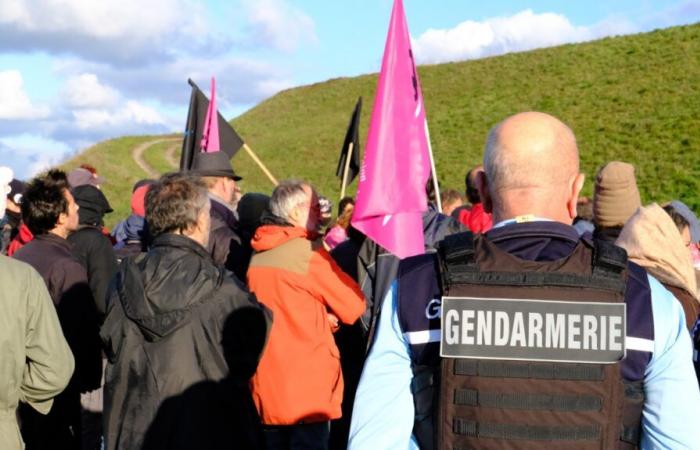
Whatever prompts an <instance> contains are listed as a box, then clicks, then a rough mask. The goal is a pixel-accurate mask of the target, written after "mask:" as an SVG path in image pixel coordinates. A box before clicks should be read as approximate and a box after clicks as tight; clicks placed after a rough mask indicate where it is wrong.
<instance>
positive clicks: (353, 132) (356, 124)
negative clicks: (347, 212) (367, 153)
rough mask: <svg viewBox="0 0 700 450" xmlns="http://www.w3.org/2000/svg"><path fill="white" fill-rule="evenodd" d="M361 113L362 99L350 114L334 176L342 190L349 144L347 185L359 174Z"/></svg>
mask: <svg viewBox="0 0 700 450" xmlns="http://www.w3.org/2000/svg"><path fill="white" fill-rule="evenodd" d="M361 111H362V97H360V98H358V99H357V104H356V105H355V111H353V113H352V117H351V118H350V125H348V131H347V132H346V133H345V141H344V142H343V147H342V148H341V149H340V160H338V168H337V169H336V171H335V175H336V176H337V177H338V178H340V184H341V188H342V183H343V174H344V173H345V164H346V161H347V158H348V153H350V143H352V157H351V158H350V165H349V166H348V179H347V184H350V183H352V180H354V179H355V177H356V176H357V174H358V173H360V139H359V133H360V112H361Z"/></svg>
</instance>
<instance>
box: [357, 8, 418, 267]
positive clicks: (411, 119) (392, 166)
mask: <svg viewBox="0 0 700 450" xmlns="http://www.w3.org/2000/svg"><path fill="white" fill-rule="evenodd" d="M426 130H427V127H426V119H425V109H424V108H423V95H422V93H421V89H420V83H419V81H418V73H417V72H416V66H415V63H414V60H413V52H412V51H411V41H410V36H409V33H408V26H407V25H406V16H405V14H404V9H403V2H402V0H395V1H394V7H393V10H392V12H391V23H390V24H389V33H388V36H387V39H386V46H385V48H384V58H383V60H382V70H381V72H380V73H379V82H378V86H377V95H376V97H375V99H374V107H373V109H372V118H371V120H370V125H369V133H368V136H367V146H366V147H365V148H366V151H365V158H364V161H363V164H362V168H361V170H360V182H359V185H358V190H357V202H356V205H355V212H354V214H353V219H352V224H353V226H355V228H357V229H358V230H360V231H362V232H363V233H365V234H366V235H367V236H368V237H369V238H370V239H372V240H374V241H375V242H377V244H379V245H381V246H382V247H384V248H385V249H387V250H389V251H390V252H391V253H393V254H394V255H396V256H398V257H399V258H406V257H409V256H413V255H418V254H422V253H423V252H424V238H423V220H422V213H423V212H424V211H426V210H427V208H428V201H427V196H426V193H425V185H426V182H427V181H428V178H429V176H430V166H431V165H430V149H429V145H428V136H427V133H426Z"/></svg>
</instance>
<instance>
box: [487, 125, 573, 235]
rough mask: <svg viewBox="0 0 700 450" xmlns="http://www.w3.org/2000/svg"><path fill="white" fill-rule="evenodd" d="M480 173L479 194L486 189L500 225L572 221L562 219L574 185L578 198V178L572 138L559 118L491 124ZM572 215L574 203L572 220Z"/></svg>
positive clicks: (567, 213)
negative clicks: (518, 220) (527, 218)
mask: <svg viewBox="0 0 700 450" xmlns="http://www.w3.org/2000/svg"><path fill="white" fill-rule="evenodd" d="M484 170H485V174H484V176H483V178H484V179H485V180H482V183H481V184H483V187H482V190H483V189H487V190H488V195H489V197H490V203H491V207H492V209H493V212H494V214H495V215H497V216H501V217H500V220H503V219H506V218H511V217H514V216H517V215H523V214H532V215H536V216H540V217H545V218H549V219H553V220H559V221H563V222H570V220H571V219H573V217H571V218H570V219H569V218H568V216H569V215H570V214H571V211H568V212H567V209H568V204H569V202H570V200H571V198H570V197H571V195H572V192H573V190H574V188H575V187H576V186H577V185H578V184H580V185H581V186H579V187H578V190H577V191H576V194H575V196H576V197H577V196H578V191H580V188H581V187H582V185H583V177H582V175H580V174H579V172H578V171H579V160H578V148H577V146H576V138H575V136H574V133H573V132H572V131H571V129H570V128H569V127H568V126H566V125H565V124H564V123H562V122H561V121H560V120H559V119H557V118H555V117H553V116H550V115H549V114H544V113H540V112H525V113H520V114H516V115H514V116H511V117H509V118H507V119H506V120H504V121H503V122H501V123H499V124H498V125H496V126H495V127H494V128H493V129H492V130H491V132H490V133H489V137H488V140H487V142H486V149H485V152H484ZM579 178H580V180H579ZM579 181H580V183H579ZM482 195H483V194H482ZM575 213H576V211H575V201H574V209H573V214H574V217H575ZM503 216H506V217H503Z"/></svg>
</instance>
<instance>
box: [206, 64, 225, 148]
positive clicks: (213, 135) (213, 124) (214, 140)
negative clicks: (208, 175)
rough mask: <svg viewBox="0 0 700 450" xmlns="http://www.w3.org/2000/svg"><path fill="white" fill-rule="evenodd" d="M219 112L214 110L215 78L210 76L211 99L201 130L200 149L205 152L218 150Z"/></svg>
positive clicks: (219, 146)
mask: <svg viewBox="0 0 700 450" xmlns="http://www.w3.org/2000/svg"><path fill="white" fill-rule="evenodd" d="M218 118H219V114H218V112H217V110H216V80H214V77H211V100H210V101H209V108H208V109H207V117H206V118H205V119H204V129H203V131H202V144H201V147H202V151H203V152H205V153H212V152H218V151H219V150H221V145H220V144H219V120H218Z"/></svg>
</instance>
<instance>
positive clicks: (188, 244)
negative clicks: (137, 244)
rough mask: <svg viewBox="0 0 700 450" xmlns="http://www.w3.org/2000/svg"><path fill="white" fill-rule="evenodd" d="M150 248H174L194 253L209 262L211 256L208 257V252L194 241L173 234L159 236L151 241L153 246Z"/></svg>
mask: <svg viewBox="0 0 700 450" xmlns="http://www.w3.org/2000/svg"><path fill="white" fill-rule="evenodd" d="M151 247H152V248H155V247H175V248H179V249H183V250H189V251H191V252H193V253H196V254H197V255H199V256H201V257H202V258H205V259H207V260H211V255H209V252H208V251H207V249H205V248H204V247H202V246H201V245H200V244H199V242H197V241H195V240H194V239H190V238H188V237H186V236H183V235H181V234H174V233H165V234H161V235H160V236H158V237H156V238H155V239H154V240H153V244H152V245H151Z"/></svg>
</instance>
